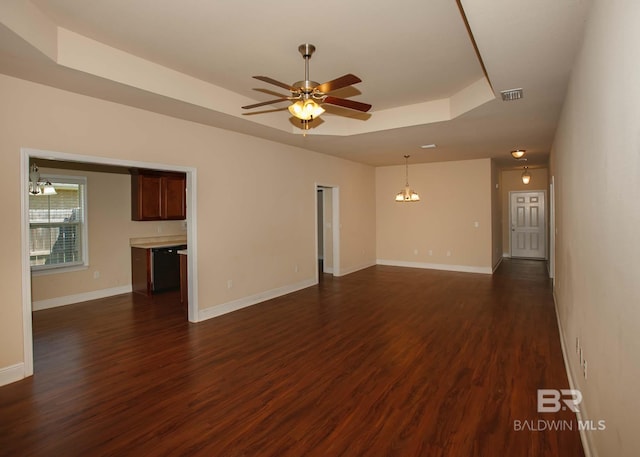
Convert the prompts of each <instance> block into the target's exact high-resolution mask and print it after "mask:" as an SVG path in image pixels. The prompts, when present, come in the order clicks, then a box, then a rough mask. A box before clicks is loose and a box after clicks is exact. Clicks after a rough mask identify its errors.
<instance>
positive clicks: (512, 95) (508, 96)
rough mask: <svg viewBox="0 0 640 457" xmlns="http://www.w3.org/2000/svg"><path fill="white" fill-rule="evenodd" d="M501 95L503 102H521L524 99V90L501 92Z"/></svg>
mask: <svg viewBox="0 0 640 457" xmlns="http://www.w3.org/2000/svg"><path fill="white" fill-rule="evenodd" d="M500 94H501V95H502V101H503V102H512V101H514V100H520V99H521V98H522V97H524V94H523V93H522V89H509V90H502V91H500Z"/></svg>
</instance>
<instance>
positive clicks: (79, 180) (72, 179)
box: [27, 173, 89, 276]
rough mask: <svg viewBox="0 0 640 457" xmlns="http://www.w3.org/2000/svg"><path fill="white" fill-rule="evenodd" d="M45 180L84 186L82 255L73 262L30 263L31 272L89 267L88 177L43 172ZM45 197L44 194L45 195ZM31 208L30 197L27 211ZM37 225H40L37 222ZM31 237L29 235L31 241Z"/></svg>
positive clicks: (82, 201) (54, 271)
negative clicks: (78, 259)
mask: <svg viewBox="0 0 640 457" xmlns="http://www.w3.org/2000/svg"><path fill="white" fill-rule="evenodd" d="M40 177H41V179H42V180H43V181H50V182H51V183H52V184H56V183H60V184H79V185H81V186H82V189H83V191H82V192H81V195H80V198H81V203H82V206H83V213H84V214H83V218H84V221H83V222H82V223H80V224H79V225H80V230H81V238H82V240H81V243H82V245H81V249H82V256H81V260H80V261H77V262H73V263H59V264H49V265H29V268H30V270H31V274H32V275H34V276H41V275H50V274H58V273H68V272H71V271H79V270H86V269H87V268H89V217H88V209H89V208H88V205H87V202H88V198H87V193H88V186H87V177H86V176H83V175H78V176H71V175H56V174H49V173H41V175H40ZM43 197H44V196H43ZM29 209H30V205H29V199H27V212H28V211H29ZM27 219H28V220H27V222H28V227H29V229H31V226H32V225H31V221H30V220H29V218H27ZM35 225H38V224H37V223H36V224H35ZM30 240H31V237H29V241H30Z"/></svg>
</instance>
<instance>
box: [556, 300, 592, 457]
mask: <svg viewBox="0 0 640 457" xmlns="http://www.w3.org/2000/svg"><path fill="white" fill-rule="evenodd" d="M553 304H554V308H555V312H556V320H557V322H558V332H559V333H560V347H561V348H562V358H563V360H564V368H565V370H566V371H567V378H568V379H569V387H570V388H571V389H577V384H576V382H575V378H574V376H573V372H572V371H571V365H569V357H568V356H569V354H568V353H567V344H566V340H565V333H564V330H563V328H562V323H561V322H560V313H559V312H558V302H557V301H556V294H555V292H554V293H553ZM584 412H585V408H584V402H583V403H580V411H578V412H577V413H576V416H577V418H578V420H579V421H584V420H585V419H586V414H583V413H584ZM589 433H590V432H589V431H588V430H584V429H580V441H582V448H583V450H584V456H585V457H598V453H597V452H596V451H595V450H594V449H595V448H594V447H593V445H592V443H591V437H590V435H589Z"/></svg>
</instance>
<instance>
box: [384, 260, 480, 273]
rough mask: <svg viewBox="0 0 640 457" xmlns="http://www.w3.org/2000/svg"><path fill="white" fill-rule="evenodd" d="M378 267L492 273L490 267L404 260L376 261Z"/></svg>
mask: <svg viewBox="0 0 640 457" xmlns="http://www.w3.org/2000/svg"><path fill="white" fill-rule="evenodd" d="M376 263H377V264H378V265H389V266H392V267H409V268H425V269H427V270H444V271H459V272H462V273H482V274H488V275H490V274H491V273H493V271H492V269H491V267H473V266H469V265H448V264H444V263H424V262H406V261H404V260H385V259H378V260H377V261H376Z"/></svg>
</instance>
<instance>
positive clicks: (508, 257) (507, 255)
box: [502, 252, 511, 259]
mask: <svg viewBox="0 0 640 457" xmlns="http://www.w3.org/2000/svg"><path fill="white" fill-rule="evenodd" d="M502 257H504V258H505V259H510V258H511V253H510V252H503V253H502Z"/></svg>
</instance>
